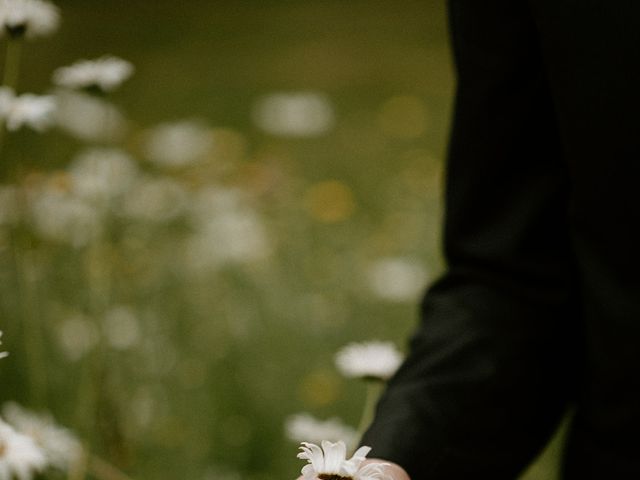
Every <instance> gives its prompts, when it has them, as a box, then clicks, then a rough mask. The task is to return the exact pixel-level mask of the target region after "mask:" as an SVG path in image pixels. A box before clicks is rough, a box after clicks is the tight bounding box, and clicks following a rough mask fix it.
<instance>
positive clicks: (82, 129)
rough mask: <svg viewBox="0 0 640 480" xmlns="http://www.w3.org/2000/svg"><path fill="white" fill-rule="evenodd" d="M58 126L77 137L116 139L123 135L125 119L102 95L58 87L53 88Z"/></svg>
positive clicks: (98, 140)
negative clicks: (54, 90) (54, 89)
mask: <svg viewBox="0 0 640 480" xmlns="http://www.w3.org/2000/svg"><path fill="white" fill-rule="evenodd" d="M55 96H56V102H57V111H56V121H57V126H58V127H59V128H61V129H62V130H64V131H65V132H67V133H69V134H70V135H73V136H74V137H76V138H79V139H80V140H84V141H89V142H100V143H103V142H106V143H112V144H113V143H117V142H118V141H120V140H122V139H123V138H124V135H125V134H126V131H127V120H126V119H125V117H124V115H123V113H122V112H121V111H120V110H119V109H118V108H117V107H116V106H114V105H112V104H111V103H109V102H107V101H106V100H105V99H103V98H100V97H98V96H96V95H91V94H89V93H86V92H79V91H75V90H69V89H64V88H59V89H58V90H57V91H56V92H55Z"/></svg>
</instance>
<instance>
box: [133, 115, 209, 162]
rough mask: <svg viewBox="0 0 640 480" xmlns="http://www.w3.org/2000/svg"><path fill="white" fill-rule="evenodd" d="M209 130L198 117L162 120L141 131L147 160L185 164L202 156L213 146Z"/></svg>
mask: <svg viewBox="0 0 640 480" xmlns="http://www.w3.org/2000/svg"><path fill="white" fill-rule="evenodd" d="M213 143H214V141H213V132H212V131H211V129H210V128H209V127H208V126H207V125H205V124H203V123H201V122H198V121H194V120H183V121H179V122H174V123H163V124H160V125H158V126H156V127H155V128H153V129H152V130H150V131H149V132H147V133H146V135H145V142H144V149H145V155H146V157H147V158H149V160H151V161H152V162H154V163H155V164H157V165H159V166H161V167H178V168H179V167H185V166H189V165H192V164H194V163H197V162H198V161H200V160H202V159H203V158H206V156H207V155H208V154H209V153H211V151H212V149H213Z"/></svg>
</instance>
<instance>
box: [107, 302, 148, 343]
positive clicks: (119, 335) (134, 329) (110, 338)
mask: <svg viewBox="0 0 640 480" xmlns="http://www.w3.org/2000/svg"><path fill="white" fill-rule="evenodd" d="M103 331H104V335H105V337H106V340H107V343H108V344H109V345H110V346H111V347H113V348H115V349H116V350H126V349H128V348H131V347H133V346H134V345H135V344H137V343H138V341H139V340H140V326H139V322H138V317H137V316H136V314H135V313H134V312H133V310H132V309H131V308H130V307H127V306H124V305H118V306H115V307H112V308H110V309H109V310H108V311H107V312H106V313H105V316H104V321H103Z"/></svg>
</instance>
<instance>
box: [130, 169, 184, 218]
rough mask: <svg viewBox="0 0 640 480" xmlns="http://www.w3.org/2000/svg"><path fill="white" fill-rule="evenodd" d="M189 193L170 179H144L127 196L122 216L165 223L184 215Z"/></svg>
mask: <svg viewBox="0 0 640 480" xmlns="http://www.w3.org/2000/svg"><path fill="white" fill-rule="evenodd" d="M188 204H189V192H188V191H187V190H186V189H185V187H183V186H182V185H181V184H180V183H178V182H176V181H175V180H173V179H171V178H169V177H150V176H148V177H143V178H142V179H141V180H140V181H138V182H137V183H136V184H135V185H133V187H132V188H131V190H130V191H129V192H128V193H127V194H126V196H125V197H124V199H123V202H122V210H121V214H122V215H123V216H125V217H128V218H132V219H135V220H141V221H147V222H165V221H170V220H173V219H174V218H176V217H178V216H180V215H181V214H183V213H184V212H185V210H186V208H187V206H188Z"/></svg>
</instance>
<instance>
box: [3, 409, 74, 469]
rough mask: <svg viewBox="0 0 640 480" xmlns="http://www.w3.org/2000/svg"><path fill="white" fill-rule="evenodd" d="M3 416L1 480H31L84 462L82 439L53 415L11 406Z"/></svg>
mask: <svg viewBox="0 0 640 480" xmlns="http://www.w3.org/2000/svg"><path fill="white" fill-rule="evenodd" d="M2 417H3V418H0V479H3V480H5V479H6V480H11V479H12V478H18V479H19V480H31V479H32V478H33V477H34V476H35V475H36V474H38V473H41V472H43V471H45V470H47V469H53V470H56V471H59V472H65V471H69V470H70V469H71V468H73V467H74V466H76V465H77V464H78V462H80V461H82V455H83V450H82V446H81V444H80V442H79V441H78V439H77V438H76V437H75V436H74V435H73V434H72V433H71V432H70V431H69V430H67V429H65V428H63V427H60V426H59V425H57V424H56V423H55V422H54V421H53V419H52V418H51V417H50V416H47V415H38V414H35V413H32V412H30V411H28V410H26V409H24V408H22V407H21V406H20V405H18V404H16V403H8V404H6V405H5V406H4V408H3V411H2Z"/></svg>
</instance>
